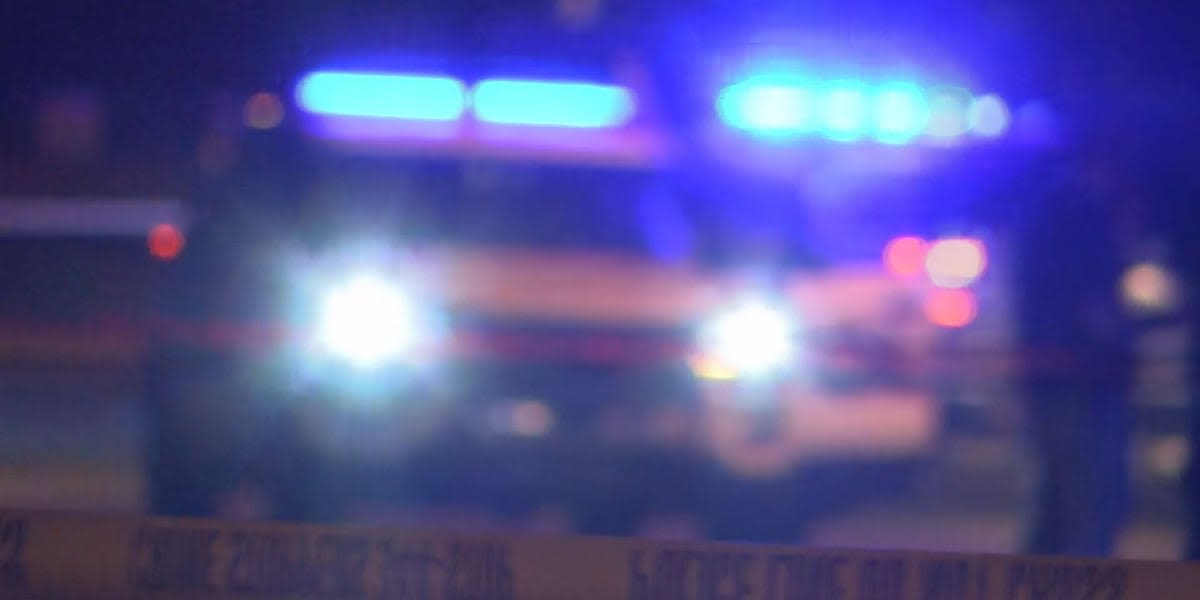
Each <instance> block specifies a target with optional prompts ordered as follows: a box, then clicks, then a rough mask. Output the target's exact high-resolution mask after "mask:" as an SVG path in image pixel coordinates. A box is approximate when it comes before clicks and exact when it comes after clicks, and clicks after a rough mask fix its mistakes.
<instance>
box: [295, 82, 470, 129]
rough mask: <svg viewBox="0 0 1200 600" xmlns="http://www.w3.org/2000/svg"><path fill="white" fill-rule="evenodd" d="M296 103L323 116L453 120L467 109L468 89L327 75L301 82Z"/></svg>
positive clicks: (455, 85)
mask: <svg viewBox="0 0 1200 600" xmlns="http://www.w3.org/2000/svg"><path fill="white" fill-rule="evenodd" d="M296 101H297V102H298V103H299V105H300V107H301V108H303V109H304V110H306V111H308V112H310V113H317V114H323V115H336V116H346V117H374V118H380V119H409V120H419V121H455V120H458V119H459V118H461V117H462V115H463V113H464V112H465V111H466V110H467V89H466V86H465V85H463V83H462V82H461V81H459V80H457V79H454V78H451V77H439V76H428V75H403V74H384V73H343V72H332V71H326V72H317V73H312V74H310V75H308V76H307V77H305V78H304V79H302V80H301V81H300V84H299V85H298V86H296Z"/></svg>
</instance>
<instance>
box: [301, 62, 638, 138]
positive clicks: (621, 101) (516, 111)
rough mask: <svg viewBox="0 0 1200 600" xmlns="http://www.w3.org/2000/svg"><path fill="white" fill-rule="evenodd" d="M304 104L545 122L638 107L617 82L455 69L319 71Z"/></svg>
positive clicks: (604, 121) (375, 114)
mask: <svg viewBox="0 0 1200 600" xmlns="http://www.w3.org/2000/svg"><path fill="white" fill-rule="evenodd" d="M296 100H297V103H298V104H299V105H300V107H301V108H303V109H304V110H305V111H307V112H309V113H314V114H318V115H326V116H337V117H362V118H373V119H396V120H408V121H457V120H459V119H461V118H462V117H464V116H466V115H467V113H468V112H471V111H473V113H474V115H475V118H477V119H478V120H479V121H481V122H485V123H493V124H501V125H531V126H543V127H573V128H604V127H619V126H621V125H624V124H625V123H627V122H628V121H629V119H630V118H632V116H633V113H634V112H635V104H636V103H635V102H634V97H633V94H632V93H631V92H630V91H629V90H627V89H625V88H623V87H620V86H614V85H602V84H597V83H588V82H576V81H539V80H520V79H486V80H483V81H481V82H479V83H477V84H476V85H475V86H474V89H468V86H467V85H466V84H464V83H463V82H461V81H459V80H458V79H454V78H452V77H442V76H430V75H412V74H399V73H395V74H385V73H350V72H336V71H319V72H316V73H311V74H309V75H308V76H306V77H305V78H304V79H302V80H301V81H300V83H299V85H297V86H296Z"/></svg>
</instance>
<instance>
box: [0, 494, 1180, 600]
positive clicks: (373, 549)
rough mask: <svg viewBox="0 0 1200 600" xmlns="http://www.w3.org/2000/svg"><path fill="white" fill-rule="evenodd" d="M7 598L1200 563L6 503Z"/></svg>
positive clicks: (966, 576) (1158, 592)
mask: <svg viewBox="0 0 1200 600" xmlns="http://www.w3.org/2000/svg"><path fill="white" fill-rule="evenodd" d="M0 597H2V598H6V599H13V600H18V599H19V600H74V599H81V600H82V599H88V600H106V599H120V600H134V599H139V598H144V599H151V598H153V599H166V598H171V599H194V600H201V599H210V598H244V599H256V600H257V599H300V598H307V599H318V598H321V599H324V598H328V599H374V598H379V599H385V598H386V599H391V598H395V599H399V600H434V599H437V600H442V599H445V600H593V599H594V600H752V599H764V600H908V599H920V600H1176V599H1178V600H1187V599H1189V598H1200V564H1192V563H1182V562H1143V561H1114V560H1084V559H1065V558H1064V559H1057V558H1031V557H1021V556H1011V557H1010V556H989V555H956V554H937V553H918V552H886V551H884V552H879V551H853V550H844V551H843V550H828V549H805V548H796V547H787V546H751V545H738V544H721V543H684V542H678V543H677V542H656V541H641V540H632V539H607V538H538V537H507V536H503V535H478V536H477V535H470V534H463V535H457V534H446V533H420V532H414V531H383V530H376V529H372V528H363V527H357V528H355V527H326V526H307V525H282V524H239V523H228V522H218V521H202V520H177V519H155V518H150V519H141V518H122V517H96V516H90V515H83V514H75V513H71V514H57V513H38V512H0Z"/></svg>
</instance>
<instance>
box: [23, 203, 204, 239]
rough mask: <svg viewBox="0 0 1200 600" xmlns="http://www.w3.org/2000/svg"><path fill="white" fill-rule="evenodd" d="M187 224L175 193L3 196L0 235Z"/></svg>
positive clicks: (115, 232)
mask: <svg viewBox="0 0 1200 600" xmlns="http://www.w3.org/2000/svg"><path fill="white" fill-rule="evenodd" d="M160 223H169V224H172V225H175V226H177V227H180V228H185V227H186V225H187V211H186V209H185V208H184V206H183V202H182V201H180V200H179V199H177V198H171V197H145V198H129V197H0V235H100V236H126V235H130V236H142V235H145V234H146V232H147V231H148V230H149V229H150V228H151V227H153V226H155V225H158V224H160Z"/></svg>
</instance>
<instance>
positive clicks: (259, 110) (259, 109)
mask: <svg viewBox="0 0 1200 600" xmlns="http://www.w3.org/2000/svg"><path fill="white" fill-rule="evenodd" d="M242 117H243V118H244V119H245V121H246V126H247V127H250V128H252V129H273V128H275V127H278V126H279V124H280V123H282V122H283V101H281V100H280V99H279V96H276V95H275V94H272V93H269V92H259V93H257V94H254V95H253V96H250V99H249V100H246V107H245V109H244V110H243V115H242Z"/></svg>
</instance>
